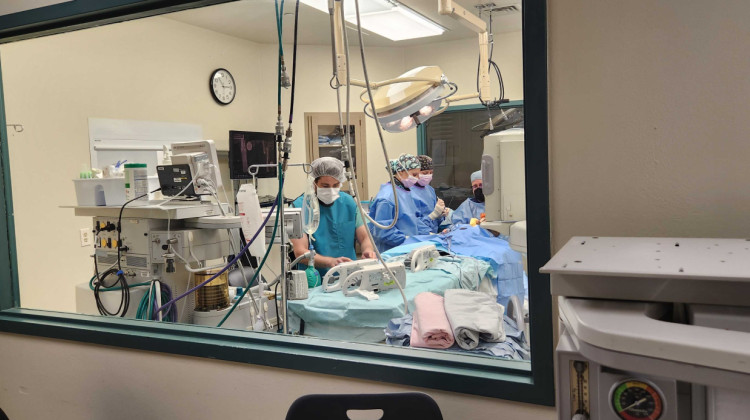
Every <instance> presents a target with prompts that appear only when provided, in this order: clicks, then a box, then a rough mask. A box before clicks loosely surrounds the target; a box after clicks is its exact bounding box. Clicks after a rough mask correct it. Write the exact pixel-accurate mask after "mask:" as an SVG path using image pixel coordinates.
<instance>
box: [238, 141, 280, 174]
mask: <svg viewBox="0 0 750 420" xmlns="http://www.w3.org/2000/svg"><path fill="white" fill-rule="evenodd" d="M276 162H277V159H276V137H275V136H274V134H273V133H256V132H253V131H230V132H229V177H230V178H231V179H252V176H251V175H250V173H249V172H248V170H247V169H248V167H249V166H250V165H261V164H275V163H276ZM256 176H257V177H258V178H275V177H276V168H259V169H258V173H257V175H256Z"/></svg>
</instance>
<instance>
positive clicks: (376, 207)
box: [370, 153, 422, 251]
mask: <svg viewBox="0 0 750 420" xmlns="http://www.w3.org/2000/svg"><path fill="white" fill-rule="evenodd" d="M389 167H390V170H391V173H393V180H394V182H395V187H396V196H394V195H393V185H391V183H390V182H386V183H385V184H383V185H381V186H380V191H378V194H377V195H376V196H375V198H374V199H373V200H372V202H371V203H370V217H371V218H372V219H373V220H375V221H376V222H378V223H379V224H381V225H385V226H388V225H390V224H391V223H392V222H393V219H394V217H395V214H396V213H395V210H396V200H395V197H398V220H397V221H396V224H395V225H394V226H393V227H391V228H390V229H380V228H379V227H377V226H375V225H372V224H370V232H371V233H372V237H373V238H374V239H375V245H376V246H377V247H378V249H379V250H381V251H386V250H389V249H391V248H393V247H395V246H398V245H401V244H402V243H403V242H404V241H405V240H406V238H408V237H409V236H414V235H418V234H419V233H420V232H419V222H418V221H419V219H420V218H421V217H422V214H421V213H420V211H419V210H418V209H417V206H416V204H415V203H414V199H413V198H412V190H413V189H414V186H415V185H416V184H417V182H418V181H419V178H418V177H419V173H420V170H421V165H420V163H419V160H418V159H417V157H416V156H414V155H410V154H408V153H404V154H402V155H401V156H399V157H398V159H395V160H392V161H390V162H389Z"/></svg>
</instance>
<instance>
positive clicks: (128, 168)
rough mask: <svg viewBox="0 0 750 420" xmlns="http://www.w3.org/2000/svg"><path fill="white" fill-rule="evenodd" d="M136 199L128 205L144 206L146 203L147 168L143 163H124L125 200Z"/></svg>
mask: <svg viewBox="0 0 750 420" xmlns="http://www.w3.org/2000/svg"><path fill="white" fill-rule="evenodd" d="M135 198H138V199H137V200H135V201H133V202H132V203H130V204H128V205H129V206H145V205H147V204H148V169H147V168H146V164H145V163H126V164H125V200H127V201H130V200H133V199H135Z"/></svg>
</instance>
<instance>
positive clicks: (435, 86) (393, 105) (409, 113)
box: [362, 66, 456, 133]
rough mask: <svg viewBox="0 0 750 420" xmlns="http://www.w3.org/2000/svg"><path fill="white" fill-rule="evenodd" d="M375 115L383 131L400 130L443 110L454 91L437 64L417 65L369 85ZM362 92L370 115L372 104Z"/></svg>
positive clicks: (421, 121)
mask: <svg viewBox="0 0 750 420" xmlns="http://www.w3.org/2000/svg"><path fill="white" fill-rule="evenodd" d="M370 88H371V89H372V95H373V101H374V102H375V113H376V115H375V116H376V117H377V118H378V120H379V121H380V124H381V125H382V126H383V128H385V130H386V131H389V132H391V133H399V132H401V131H406V130H408V129H410V128H412V127H414V126H416V125H419V124H421V123H423V122H425V121H426V120H427V119H428V118H430V117H432V116H434V115H437V114H439V113H441V112H443V111H444V110H445V108H446V107H447V105H445V106H443V100H444V99H446V98H447V97H448V96H450V95H452V94H453V93H455V91H456V89H455V85H453V84H451V83H450V82H448V80H447V79H446V77H445V75H444V74H443V71H442V70H440V67H437V66H425V67H417V68H415V69H412V70H409V71H408V72H406V73H404V74H402V75H400V76H398V77H397V78H395V79H393V80H386V81H384V82H376V83H373V84H371V86H370ZM365 93H366V91H365V92H362V100H363V101H365V103H366V104H367V106H366V111H367V113H368V115H370V116H371V117H372V116H373V115H372V107H371V106H370V103H369V101H368V98H367V97H366V95H365Z"/></svg>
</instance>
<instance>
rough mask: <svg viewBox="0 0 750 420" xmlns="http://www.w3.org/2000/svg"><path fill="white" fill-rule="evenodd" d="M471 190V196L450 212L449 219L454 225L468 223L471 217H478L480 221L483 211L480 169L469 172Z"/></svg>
mask: <svg viewBox="0 0 750 420" xmlns="http://www.w3.org/2000/svg"><path fill="white" fill-rule="evenodd" d="M471 192H472V197H469V198H467V199H466V200H464V202H463V203H461V205H460V206H458V208H457V209H456V210H455V211H454V212H453V214H451V217H450V221H451V223H453V224H454V225H458V224H462V223H463V224H468V223H469V222H470V221H471V219H478V220H479V221H480V222H482V221H483V220H482V213H484V192H483V191H482V171H476V172H474V173H472V174H471Z"/></svg>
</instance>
